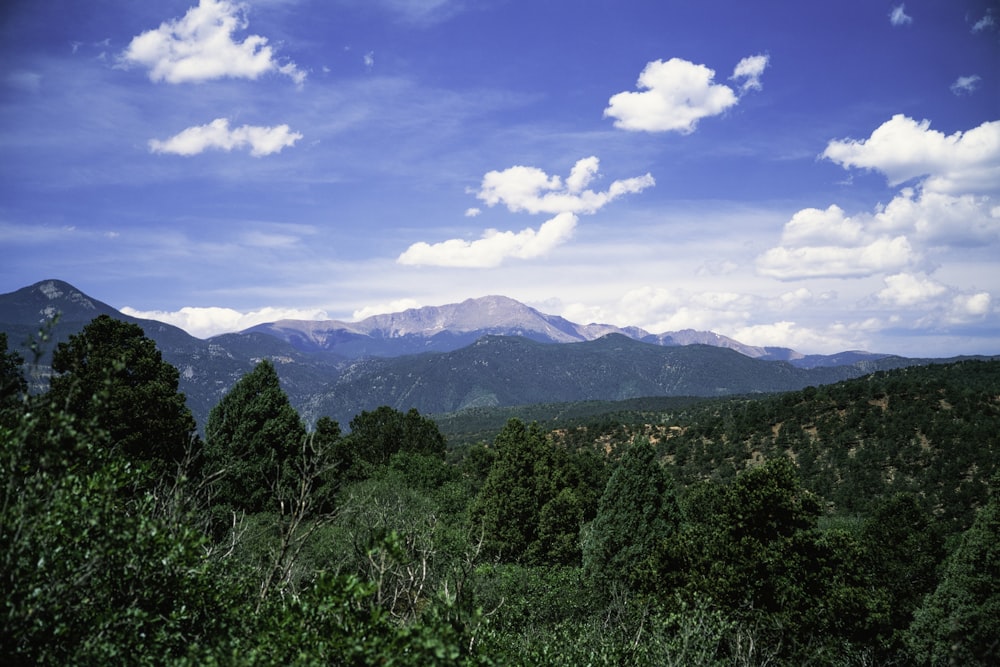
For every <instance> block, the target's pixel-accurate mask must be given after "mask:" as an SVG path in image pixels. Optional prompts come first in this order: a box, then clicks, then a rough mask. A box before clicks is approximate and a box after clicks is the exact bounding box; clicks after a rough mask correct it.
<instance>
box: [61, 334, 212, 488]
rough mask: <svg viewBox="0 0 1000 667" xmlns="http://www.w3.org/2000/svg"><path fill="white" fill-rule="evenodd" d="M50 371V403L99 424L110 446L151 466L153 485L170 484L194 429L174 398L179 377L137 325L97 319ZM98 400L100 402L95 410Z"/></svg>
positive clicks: (181, 398) (65, 348) (68, 345)
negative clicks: (155, 481)
mask: <svg viewBox="0 0 1000 667" xmlns="http://www.w3.org/2000/svg"><path fill="white" fill-rule="evenodd" d="M52 369H53V371H55V373H56V375H55V376H54V377H53V378H52V382H51V387H50V389H49V396H50V399H51V401H52V402H53V403H56V404H59V405H65V407H66V409H67V410H68V411H69V412H70V413H71V414H73V415H76V416H77V417H80V418H81V419H86V418H90V417H94V418H96V419H97V425H98V426H99V427H100V428H101V429H103V430H104V431H106V432H107V434H108V436H109V444H110V445H111V446H113V447H115V448H117V449H119V450H120V451H121V452H122V453H123V454H124V455H125V456H126V457H128V459H129V460H131V461H135V462H137V463H138V462H144V463H147V464H149V465H150V467H151V468H152V472H153V474H154V475H155V477H156V478H163V477H164V476H166V475H171V476H172V475H173V473H174V472H175V470H176V467H177V465H178V464H179V463H180V462H182V461H183V460H184V459H185V457H186V456H187V455H188V454H189V453H190V450H191V447H192V445H193V444H194V443H195V442H196V435H195V421H194V417H192V416H191V411H190V410H188V408H187V405H186V404H185V400H184V395H183V394H181V393H179V392H178V391H177V388H178V381H179V374H178V372H177V369H176V368H174V367H173V366H171V365H170V364H168V363H167V362H165V361H163V359H162V357H161V355H160V351H159V350H158V349H157V348H156V344H155V343H154V342H153V341H152V340H150V339H149V338H146V336H145V334H144V333H143V331H142V329H141V328H139V327H138V326H137V325H134V324H128V323H125V322H121V321H119V320H115V319H112V318H110V317H108V316H107V315H101V316H99V317H96V318H95V319H94V320H93V321H91V322H90V323H89V324H88V325H87V326H85V327H84V328H83V330H82V331H81V332H80V333H78V334H76V335H74V336H70V338H69V341H68V342H65V343H60V344H59V345H58V346H57V347H56V350H55V354H54V355H53V359H52ZM98 394H102V395H104V396H105V398H104V403H103V404H102V405H100V406H96V405H95V404H94V397H95V396H96V395H98Z"/></svg>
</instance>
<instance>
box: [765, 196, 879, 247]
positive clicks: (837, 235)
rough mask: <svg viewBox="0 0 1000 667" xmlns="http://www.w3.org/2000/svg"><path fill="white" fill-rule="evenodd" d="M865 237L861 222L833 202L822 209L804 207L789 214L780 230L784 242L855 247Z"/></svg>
mask: <svg viewBox="0 0 1000 667" xmlns="http://www.w3.org/2000/svg"><path fill="white" fill-rule="evenodd" d="M863 240H864V236H863V227H862V225H861V223H860V222H858V221H857V220H854V219H852V218H849V217H847V216H846V215H844V211H843V209H841V208H840V207H839V206H837V205H836V204H833V205H831V206H830V207H829V208H827V209H826V210H825V211H821V210H819V209H816V208H805V209H802V210H801V211H799V212H798V213H796V214H795V215H793V216H792V219H791V220H789V221H788V222H787V223H786V224H785V229H784V231H782V233H781V242H782V243H784V244H786V245H794V246H802V245H841V246H857V245H858V244H860V243H862V242H863Z"/></svg>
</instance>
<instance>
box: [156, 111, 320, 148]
mask: <svg viewBox="0 0 1000 667" xmlns="http://www.w3.org/2000/svg"><path fill="white" fill-rule="evenodd" d="M301 138H302V135H301V134H300V133H298V132H292V131H291V129H290V128H289V127H288V126H287V125H275V126H273V127H262V126H258V125H242V126H240V127H237V128H232V129H230V127H229V120H228V119H226V118H216V119H215V120H213V121H212V122H211V123H208V124H207V125H197V126H195V127H189V128H187V129H186V130H183V131H181V132H179V133H178V134H175V135H174V136H172V137H170V138H169V139H165V140H162V141H161V140H159V139H152V140H150V142H149V149H150V150H151V151H152V152H154V153H173V154H175V155H185V156H190V155H197V154H199V153H202V152H204V151H206V150H209V149H219V150H224V151H231V150H233V149H243V148H249V149H250V155H253V156H254V157H263V156H265V155H271V154H272V153H280V152H281V150H282V149H283V148H287V147H289V146H292V145H294V144H295V142H296V141H298V140H299V139H301Z"/></svg>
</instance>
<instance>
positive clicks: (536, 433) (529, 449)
mask: <svg viewBox="0 0 1000 667" xmlns="http://www.w3.org/2000/svg"><path fill="white" fill-rule="evenodd" d="M494 448H495V450H496V460H495V461H494V462H493V465H492V466H491V468H490V471H489V474H488V475H487V477H486V480H485V482H484V483H483V486H482V488H481V489H480V490H479V493H478V495H477V496H476V499H475V501H474V503H473V506H472V510H471V513H472V518H473V521H474V523H476V524H477V525H481V526H482V528H483V532H484V536H485V542H484V550H485V553H486V554H488V555H489V556H491V557H495V558H498V559H500V560H502V561H505V562H524V563H527V564H539V563H550V564H561V565H569V564H578V563H579V561H580V541H579V533H580V528H581V526H582V525H583V523H584V522H586V521H589V520H590V519H592V518H593V516H594V512H595V511H596V504H597V503H596V494H595V492H594V488H595V486H598V485H600V484H602V483H603V470H602V469H601V468H599V467H594V465H593V463H594V460H593V459H592V458H589V457H588V456H587V455H585V454H576V455H574V454H572V453H570V452H567V451H566V450H564V449H561V448H556V447H553V446H552V445H551V444H550V443H549V441H548V439H547V438H546V437H545V434H544V433H543V432H542V430H541V428H540V427H539V426H538V424H535V423H532V424H531V425H530V426H526V425H525V424H524V423H523V422H521V421H520V420H517V419H511V420H510V421H508V422H507V424H506V425H505V426H504V428H503V429H502V430H501V431H500V433H498V434H497V436H496V439H495V441H494Z"/></svg>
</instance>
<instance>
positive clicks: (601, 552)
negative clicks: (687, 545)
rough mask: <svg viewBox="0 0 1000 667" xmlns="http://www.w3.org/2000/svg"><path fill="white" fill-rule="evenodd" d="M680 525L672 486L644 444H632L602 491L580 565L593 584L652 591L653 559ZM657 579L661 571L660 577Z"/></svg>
mask: <svg viewBox="0 0 1000 667" xmlns="http://www.w3.org/2000/svg"><path fill="white" fill-rule="evenodd" d="M680 521H681V513H680V508H679V506H678V504H677V499H676V497H675V495H674V489H673V484H672V482H671V481H670V478H669V477H668V475H667V473H666V471H665V470H664V469H663V467H662V466H661V465H660V464H659V462H658V461H657V459H656V449H655V448H654V447H653V446H652V445H651V444H650V443H649V441H648V440H639V441H637V442H635V443H633V444H632V445H631V446H630V447H629V448H628V449H627V450H626V451H625V454H624V455H623V456H622V459H621V461H620V463H619V464H618V467H617V468H616V469H615V471H614V472H613V473H612V474H611V479H609V480H608V484H607V486H606V487H605V489H604V494H603V495H602V496H601V500H600V504H599V505H598V509H597V518H595V519H594V521H593V523H592V524H591V526H590V532H589V535H588V537H587V541H586V545H585V547H584V567H585V568H586V571H587V573H588V575H589V576H590V577H591V578H592V579H593V580H595V581H596V582H597V583H598V584H599V585H602V586H604V587H609V586H611V585H612V584H613V583H616V582H617V583H620V584H623V585H624V586H626V587H627V588H629V589H631V590H635V591H643V590H645V591H649V590H650V589H652V588H654V587H655V581H656V577H655V576H654V575H655V573H656V570H657V567H658V564H657V555H658V554H659V553H660V550H661V545H662V543H663V542H664V541H665V540H667V539H669V538H670V537H671V536H672V535H674V534H675V533H676V531H677V530H678V527H679V525H680ZM661 575H662V573H661Z"/></svg>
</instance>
